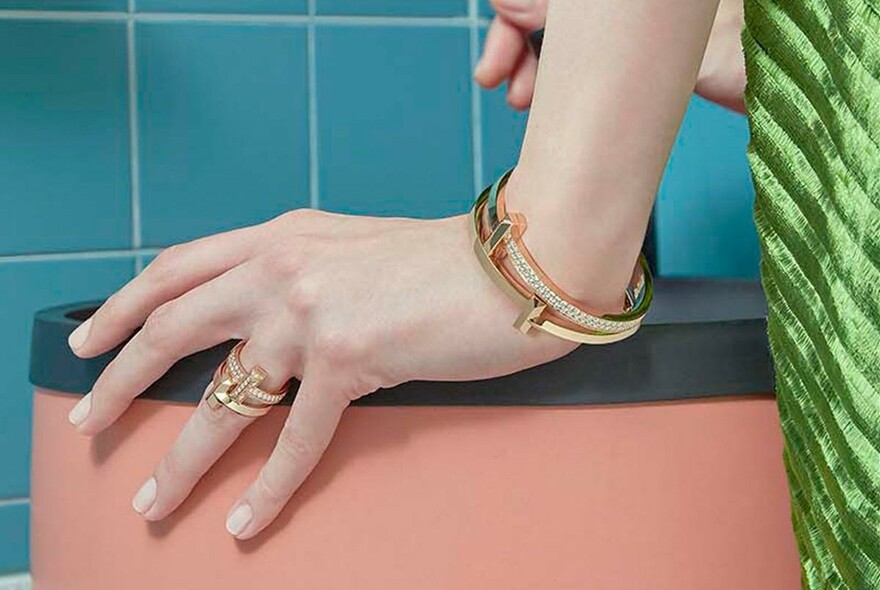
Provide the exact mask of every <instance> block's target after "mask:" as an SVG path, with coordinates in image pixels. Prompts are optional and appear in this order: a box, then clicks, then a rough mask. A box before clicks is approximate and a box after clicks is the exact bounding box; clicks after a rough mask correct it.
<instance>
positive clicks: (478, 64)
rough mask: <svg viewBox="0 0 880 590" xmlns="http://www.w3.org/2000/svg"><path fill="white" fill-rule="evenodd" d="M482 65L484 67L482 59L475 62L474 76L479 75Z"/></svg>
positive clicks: (477, 76)
mask: <svg viewBox="0 0 880 590" xmlns="http://www.w3.org/2000/svg"><path fill="white" fill-rule="evenodd" d="M483 67H484V66H483V60H482V59H481V60H480V61H478V62H477V65H476V66H475V67H474V78H479V77H480V74H481V73H482V70H483Z"/></svg>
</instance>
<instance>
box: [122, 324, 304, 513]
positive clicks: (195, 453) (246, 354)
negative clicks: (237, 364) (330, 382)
mask: <svg viewBox="0 0 880 590" xmlns="http://www.w3.org/2000/svg"><path fill="white" fill-rule="evenodd" d="M265 343H266V340H265V339H261V338H255V339H254V340H248V341H247V343H246V344H245V346H244V348H243V350H242V352H241V362H242V364H243V365H244V366H245V367H246V368H251V367H253V366H254V364H256V363H255V362H254V360H253V359H260V361H259V363H258V364H259V365H260V367H261V368H262V369H264V370H265V371H266V373H267V374H268V375H269V378H267V379H266V381H264V382H263V383H262V384H261V385H260V387H261V389H265V390H273V389H275V388H277V387H278V386H280V385H281V384H283V383H284V382H285V381H286V380H287V379H289V378H290V376H291V373H292V371H291V369H290V367H289V366H288V365H287V360H286V358H285V355H284V354H282V353H283V350H282V347H280V346H278V347H271V346H266V344H265ZM209 388H210V386H209ZM207 393H208V389H205V394H207ZM254 420H255V418H253V417H248V416H242V415H240V414H238V413H236V412H234V411H233V410H231V409H229V408H227V407H225V406H219V407H212V406H211V405H210V404H208V402H207V401H206V400H205V399H202V400H201V401H200V402H199V405H198V406H197V407H196V409H195V411H194V412H193V414H192V416H191V417H190V419H189V420H188V421H187V423H186V425H185V426H184V428H183V430H182V431H181V432H180V434H179V435H178V437H177V440H175V441H174V444H173V445H172V446H171V449H169V451H168V453H167V454H166V455H165V456H164V457H163V458H162V460H161V461H160V462H159V464H158V466H157V467H156V470H155V471H154V473H153V475H152V476H150V477H149V478H148V479H147V481H146V482H144V484H143V486H142V487H141V489H140V490H139V491H138V493H137V494H135V497H134V499H133V500H132V505H133V507H134V509H135V511H136V512H138V513H140V514H141V515H143V516H144V518H146V519H147V520H160V519H162V518H165V517H166V516H168V515H169V514H171V513H172V512H173V511H174V510H175V509H176V508H177V507H178V506H180V504H181V503H182V502H183V501H184V500H185V499H186V497H187V496H189V494H190V492H191V491H192V489H193V488H194V487H195V485H196V484H197V483H198V482H199V480H200V479H201V478H202V476H204V475H205V473H207V472H208V470H209V469H210V468H211V466H212V465H213V464H214V463H216V462H217V460H218V459H220V457H221V456H223V453H225V452H226V449H228V448H229V447H230V446H231V445H232V443H233V442H235V440H236V439H237V438H238V437H239V435H240V434H241V433H242V431H243V430H244V429H245V428H246V427H247V426H249V425H250V424H251V423H253V421H254Z"/></svg>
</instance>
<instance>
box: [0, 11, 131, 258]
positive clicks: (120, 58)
mask: <svg viewBox="0 0 880 590" xmlns="http://www.w3.org/2000/svg"><path fill="white" fill-rule="evenodd" d="M125 51H126V41H125V25H124V23H68V22H30V21H0V130H2V131H0V179H2V182H0V187H2V188H0V200H2V203H3V215H0V254H16V253H23V252H56V251H70V250H94V249H104V248H126V247H129V246H130V245H131V221H130V216H131V210H130V204H131V181H130V175H129V160H130V156H129V136H128V98H127V96H128V95H127V92H128V90H127V88H128V82H127V77H126V53H125Z"/></svg>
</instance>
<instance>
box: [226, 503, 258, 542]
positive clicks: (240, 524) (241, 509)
mask: <svg viewBox="0 0 880 590" xmlns="http://www.w3.org/2000/svg"><path fill="white" fill-rule="evenodd" d="M253 517H254V511H253V510H251V507H250V505H249V504H248V503H247V502H242V503H241V504H239V505H238V508H236V509H235V510H233V511H232V514H230V515H229V518H228V519H227V520H226V530H227V531H229V534H230V535H232V536H233V537H237V536H239V535H240V534H242V533H243V532H244V530H245V529H246V528H247V526H248V525H249V524H250V523H251V520H252V519H253Z"/></svg>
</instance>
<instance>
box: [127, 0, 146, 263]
mask: <svg viewBox="0 0 880 590" xmlns="http://www.w3.org/2000/svg"><path fill="white" fill-rule="evenodd" d="M135 1H136V0H128V14H129V17H131V16H133V15H134V14H135ZM125 31H126V45H127V47H126V52H127V62H126V67H127V68H128V137H129V155H130V157H131V167H130V170H129V173H130V174H131V246H132V249H134V250H138V249H140V247H141V162H140V160H141V158H140V127H139V124H138V123H139V117H138V98H137V96H138V90H137V89H138V86H137V46H136V43H137V40H136V39H135V27H134V20H133V19H132V18H129V19H128V20H127V21H126V23H125ZM143 262H144V261H143V259H142V258H141V257H140V256H136V257H135V259H134V272H135V274H138V273H140V272H141V270H143Z"/></svg>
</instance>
